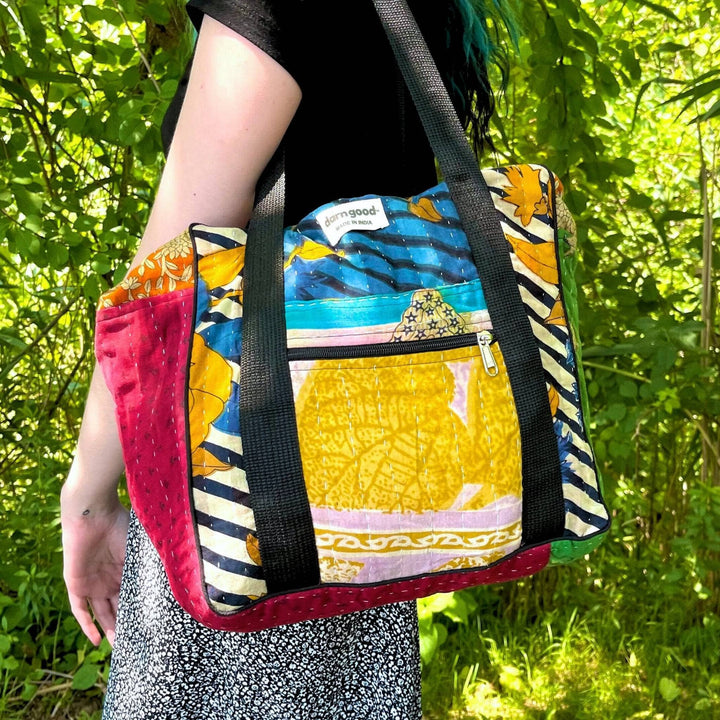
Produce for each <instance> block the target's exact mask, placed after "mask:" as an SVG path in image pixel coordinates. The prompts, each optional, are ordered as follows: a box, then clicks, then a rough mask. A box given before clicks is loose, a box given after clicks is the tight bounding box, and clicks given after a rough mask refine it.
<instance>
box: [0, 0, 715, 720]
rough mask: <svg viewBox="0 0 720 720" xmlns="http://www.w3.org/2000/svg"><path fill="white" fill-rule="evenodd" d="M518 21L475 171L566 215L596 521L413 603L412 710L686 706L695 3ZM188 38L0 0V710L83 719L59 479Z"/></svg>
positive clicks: (135, 20)
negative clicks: (563, 562) (515, 177)
mask: <svg viewBox="0 0 720 720" xmlns="http://www.w3.org/2000/svg"><path fill="white" fill-rule="evenodd" d="M516 7H517V9H516V16H517V18H518V21H519V23H520V25H521V28H522V32H521V39H520V47H519V54H518V57H517V58H516V59H515V61H514V62H513V65H512V67H511V71H510V78H509V88H508V94H507V96H506V98H505V99H504V101H502V102H501V103H500V107H499V112H498V114H497V116H496V118H495V121H494V127H495V132H496V145H497V148H498V150H497V155H496V157H494V158H492V160H489V159H488V160H485V161H484V163H485V164H506V163H507V162H514V161H540V162H545V163H546V164H547V165H548V166H549V167H551V168H552V169H553V170H554V171H555V172H556V173H557V174H558V175H559V176H560V178H561V180H562V182H563V185H564V187H565V191H566V199H567V202H568V205H569V206H570V208H571V209H572V210H573V212H574V213H575V216H576V219H577V221H578V228H579V232H578V247H579V251H578V257H579V263H578V269H577V277H578V281H579V284H580V294H579V298H578V301H579V305H580V313H579V315H580V325H581V336H582V339H583V343H584V349H583V360H584V364H585V375H586V379H587V382H588V391H589V395H590V407H591V411H592V414H591V418H590V420H591V425H592V429H593V437H594V442H595V448H596V451H597V455H598V459H599V462H600V465H601V470H602V474H603V477H604V478H605V485H606V487H605V491H606V495H607V498H608V500H609V503H610V505H611V507H612V510H613V516H614V525H613V529H612V531H611V536H610V538H609V541H608V542H606V544H605V545H604V546H603V547H602V548H601V549H599V550H598V551H596V552H595V553H593V555H592V556H591V558H590V560H589V562H585V561H584V560H582V559H581V560H580V561H578V562H576V563H575V564H574V565H572V566H568V567H561V568H554V569H551V570H549V571H547V572H546V573H543V574H542V575H541V576H539V577H538V578H533V579H529V580H525V581H523V582H521V583H517V584H515V585H513V586H500V587H494V588H481V589H477V590H472V591H466V592H464V593H455V594H451V595H442V596H437V597H434V598H430V599H428V600H425V601H422V602H421V603H420V605H419V608H420V627H421V646H422V657H423V661H424V665H425V667H424V684H425V691H426V692H425V704H426V708H427V712H428V717H455V718H461V717H487V718H496V717H497V718H500V717H502V718H513V717H517V718H556V719H563V718H568V719H569V718H572V720H582V718H590V717H592V718H594V717H595V716H596V715H597V711H598V708H603V713H602V714H603V715H605V716H607V717H608V718H618V719H619V718H628V717H635V718H643V717H656V718H660V717H667V718H675V717H682V718H690V719H692V718H705V717H712V716H713V714H720V683H718V673H717V665H718V662H719V661H720V651H719V650H718V648H719V647H720V643H719V642H718V637H720V619H719V618H718V615H719V614H720V590H719V589H718V586H719V584H720V580H719V573H720V567H719V566H718V564H719V563H720V561H719V560H718V557H720V553H719V551H720V530H719V528H720V429H719V428H718V417H720V382H718V374H719V372H718V370H719V364H720V360H719V355H718V349H717V347H718V343H717V334H716V333H717V330H716V328H717V322H716V307H717V267H718V253H717V251H716V249H715V244H714V234H713V233H714V231H713V224H712V220H713V216H717V215H718V213H717V209H716V203H717V178H716V174H717V167H718V142H719V141H718V140H717V138H718V137H720V134H719V133H718V132H717V130H718V126H717V123H718V116H720V100H718V97H720V72H719V71H718V70H717V68H716V67H715V66H714V58H716V57H717V54H718V50H720V47H719V46H718V45H719V44H718V41H717V39H716V38H715V37H714V36H713V35H712V34H710V33H709V32H708V30H707V28H708V24H709V23H710V22H711V20H712V17H713V16H712V12H713V10H714V11H715V12H717V10H718V9H719V8H718V3H717V0H716V2H715V3H714V5H713V3H700V2H699V1H698V0H693V1H691V2H688V3H683V4H679V3H676V5H674V6H670V5H666V4H663V3H662V2H649V1H648V0H642V1H641V0H624V1H623V0H596V1H592V0H536V1H535V2H518V3H516ZM189 42H190V36H189V35H188V27H187V23H186V20H185V16H184V8H183V5H182V4H181V3H179V2H178V3H175V2H173V3H162V2H158V1H157V0H117V1H115V0H112V1H111V2H109V3H101V4H92V3H86V4H83V5H80V4H72V3H66V2H58V3H55V4H52V5H51V4H47V3H46V2H44V0H23V2H22V3H16V2H14V1H13V0H11V1H10V2H3V3H0V104H2V108H3V112H2V113H0V132H1V133H2V140H3V143H2V148H1V151H0V169H1V171H0V230H2V233H3V235H4V237H5V239H6V242H5V243H4V244H3V246H2V247H0V287H1V288H2V296H0V302H1V303H2V309H3V312H2V314H1V315H0V384H1V389H2V397H3V407H2V410H1V411H0V412H1V415H0V417H1V418H2V419H1V420H0V495H1V496H2V516H1V517H0V550H2V553H3V557H4V559H5V564H4V565H3V567H2V569H0V682H2V687H3V692H2V694H1V695H0V715H2V716H3V717H5V716H7V717H10V718H11V717H21V716H22V717H30V718H33V717H48V716H50V714H51V712H50V709H52V712H53V713H54V716H55V717H63V716H65V717H72V718H81V717H91V716H95V717H97V711H98V707H99V702H100V697H101V693H102V690H103V688H104V682H105V678H106V676H107V659H108V655H109V647H108V645H107V643H106V642H104V643H103V645H101V647H100V648H98V649H94V648H91V646H89V644H88V643H87V641H86V640H84V638H83V636H82V634H81V633H80V631H79V629H78V627H77V625H76V623H75V622H74V620H73V619H72V618H71V617H70V616H69V615H68V611H67V606H66V600H65V593H64V588H63V586H62V581H61V559H60V548H59V528H58V526H57V516H58V499H57V498H58V490H59V486H60V483H61V481H62V479H63V477H64V475H65V473H66V471H67V468H68V465H69V462H70V456H71V453H72V449H73V442H74V438H75V434H76V432H77V428H78V424H79V418H80V414H81V411H82V403H83V400H84V396H85V392H86V387H87V380H88V372H89V369H90V366H91V360H92V323H93V318H94V306H95V302H96V300H97V298H98V296H99V294H100V293H101V292H102V291H103V290H104V289H106V288H107V287H108V286H109V285H110V284H114V283H115V282H117V281H118V280H119V279H120V278H121V277H122V276H123V274H124V272H125V269H126V267H127V265H128V263H129V261H130V259H131V256H132V253H133V249H134V246H135V244H136V239H137V238H138V237H139V235H140V234H141V233H142V231H143V227H144V223H145V221H146V218H147V212H148V208H149V204H150V202H151V200H152V196H153V191H154V186H155V184H156V181H157V178H158V174H159V170H160V166H161V161H162V156H161V152H160V137H159V129H158V128H159V124H160V119H161V118H162V116H163V113H164V111H165V107H166V105H167V102H168V100H169V99H170V98H171V97H172V95H173V93H174V91H175V88H176V86H177V80H178V78H179V76H180V73H181V69H182V67H183V65H184V61H185V58H186V57H187V54H188V51H189ZM715 223H716V224H717V219H716V220H715ZM63 714H64V715H63Z"/></svg>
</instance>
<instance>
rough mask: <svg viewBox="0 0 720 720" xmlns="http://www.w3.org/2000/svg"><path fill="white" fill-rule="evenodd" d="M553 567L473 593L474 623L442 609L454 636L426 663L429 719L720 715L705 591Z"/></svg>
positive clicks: (717, 632)
mask: <svg viewBox="0 0 720 720" xmlns="http://www.w3.org/2000/svg"><path fill="white" fill-rule="evenodd" d="M548 573H549V574H550V577H549V578H547V579H541V578H537V579H535V580H529V581H526V582H524V583H522V584H521V585H520V586H517V587H513V588H504V587H500V588H481V589H477V590H472V591H466V592H467V593H468V594H469V595H470V602H471V603H474V604H476V605H477V610H476V612H475V613H474V614H473V615H472V617H471V619H470V621H469V622H468V623H462V622H461V623H458V622H454V621H453V620H451V619H449V618H448V617H447V616H446V615H445V614H443V613H438V614H436V615H435V622H436V623H439V624H442V625H443V626H444V627H445V629H446V630H447V639H446V641H445V642H444V643H443V644H442V645H440V647H439V648H438V649H437V651H436V653H435V654H434V656H433V657H432V659H431V661H430V662H428V663H426V664H425V666H424V670H423V693H424V694H423V698H424V710H425V717H426V718H427V719H428V720H441V719H448V720H469V719H470V718H472V719H473V720H475V719H478V720H496V719H498V720H499V719H503V720H505V719H507V720H514V719H515V718H517V719H518V720H596V719H597V718H599V717H601V718H603V719H604V720H627V719H630V718H632V719H638V720H640V719H641V718H649V719H652V720H661V719H662V720H675V719H678V720H695V719H697V720H712V719H713V718H720V666H719V665H718V660H719V656H720V619H719V618H718V617H717V615H715V614H714V613H712V612H710V611H708V610H707V608H705V607H704V603H703V601H702V600H700V599H698V598H693V597H692V596H685V597H683V598H682V602H679V601H678V600H679V598H677V597H676V596H674V594H673V593H670V595H669V597H668V596H666V595H665V594H664V593H663V592H658V588H652V587H650V586H649V585H647V584H645V585H644V586H643V583H642V582H633V578H632V577H631V578H629V579H626V581H625V582H623V583H618V584H616V585H615V586H614V587H607V583H604V582H600V581H599V580H596V579H593V578H592V577H590V576H588V577H585V578H583V577H581V575H582V573H583V568H559V569H555V570H550V571H548ZM638 574H639V576H640V578H642V577H643V576H644V574H643V572H642V571H640V572H639V573H638ZM635 580H637V578H635ZM543 585H544V587H543Z"/></svg>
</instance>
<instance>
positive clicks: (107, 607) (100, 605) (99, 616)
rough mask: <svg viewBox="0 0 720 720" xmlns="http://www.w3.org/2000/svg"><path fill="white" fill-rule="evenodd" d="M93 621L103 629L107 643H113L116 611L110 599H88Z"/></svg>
mask: <svg viewBox="0 0 720 720" xmlns="http://www.w3.org/2000/svg"><path fill="white" fill-rule="evenodd" d="M90 604H91V605H92V609H93V613H94V614H95V619H96V620H97V621H98V623H99V624H100V627H101V628H102V629H103V632H104V633H105V635H106V637H107V639H108V641H109V643H110V644H111V645H113V644H114V643H115V620H116V618H117V610H116V608H115V606H114V604H113V602H112V600H111V599H110V598H102V599H99V600H98V599H95V598H91V599H90Z"/></svg>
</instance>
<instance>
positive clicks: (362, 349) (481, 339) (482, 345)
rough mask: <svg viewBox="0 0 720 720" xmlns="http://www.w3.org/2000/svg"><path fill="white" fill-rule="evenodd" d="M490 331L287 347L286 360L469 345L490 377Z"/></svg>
mask: <svg viewBox="0 0 720 720" xmlns="http://www.w3.org/2000/svg"><path fill="white" fill-rule="evenodd" d="M495 342H496V341H495V335H494V333H493V332H492V330H480V331H478V332H476V333H467V334H463V335H448V336H447V337H442V338H428V339H427V340H409V341H404V342H403V341H395V342H384V343H370V344H367V345H335V346H327V347H307V348H306V347H302V348H289V349H288V360H289V361H290V362H292V361H294V360H297V361H299V360H345V359H350V358H370V357H388V356H392V355H415V354H420V353H426V352H439V351H442V350H455V349H457V348H464V347H473V346H474V345H477V346H478V348H479V349H480V356H481V357H482V361H483V366H484V368H485V372H486V373H487V374H488V375H489V376H490V377H494V376H495V375H497V374H498V371H499V370H498V364H497V362H496V360H495V356H494V355H493V351H492V347H491V346H492V345H493V344H494V343H495Z"/></svg>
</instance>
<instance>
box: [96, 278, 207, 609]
mask: <svg viewBox="0 0 720 720" xmlns="http://www.w3.org/2000/svg"><path fill="white" fill-rule="evenodd" d="M192 311H193V291H192V287H186V288H185V289H182V290H179V291H175V292H172V293H169V294H161V295H154V296H151V297H147V298H140V299H134V300H129V301H126V302H125V303H123V304H121V305H120V306H116V307H112V306H111V307H107V308H106V309H101V310H100V311H99V312H98V318H97V328H96V339H95V347H96V355H97V359H98V362H99V364H100V367H101V368H102V371H103V375H104V377H105V380H106V383H107V385H108V388H109V389H110V392H111V393H112V394H113V397H114V399H115V405H116V418H117V423H118V429H119V432H120V437H121V441H122V446H123V455H124V458H125V467H126V476H127V484H128V492H129V495H130V500H131V503H132V506H133V508H134V510H135V512H136V514H137V516H138V519H139V520H140V522H141V523H142V525H143V527H144V528H145V530H146V531H147V533H148V535H149V537H150V539H151V541H152V543H153V545H154V546H155V548H156V549H157V551H158V553H159V555H160V557H161V559H162V561H163V564H164V565H165V567H166V568H167V574H168V577H169V579H170V584H171V587H172V589H173V592H174V594H175V596H176V598H177V599H178V601H179V602H180V603H181V604H182V605H183V607H184V608H185V609H186V610H188V611H191V610H192V607H193V605H201V604H202V603H203V596H202V586H201V576H200V567H199V563H198V558H197V552H196V549H195V535H194V528H193V518H192V513H191V510H190V506H189V487H188V454H187V443H186V438H187V432H186V429H187V428H186V421H185V393H184V388H185V386H186V378H187V360H188V353H189V348H190V332H191V322H192Z"/></svg>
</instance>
